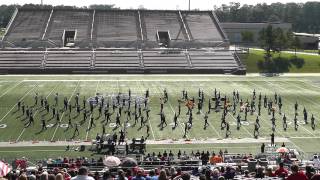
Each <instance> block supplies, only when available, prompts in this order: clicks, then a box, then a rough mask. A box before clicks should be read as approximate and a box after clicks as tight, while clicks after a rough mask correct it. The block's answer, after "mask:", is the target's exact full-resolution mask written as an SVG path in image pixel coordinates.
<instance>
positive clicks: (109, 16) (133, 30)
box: [93, 11, 137, 47]
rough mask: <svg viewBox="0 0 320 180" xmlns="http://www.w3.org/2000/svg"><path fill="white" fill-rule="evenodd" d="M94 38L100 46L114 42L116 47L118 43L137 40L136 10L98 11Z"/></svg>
mask: <svg viewBox="0 0 320 180" xmlns="http://www.w3.org/2000/svg"><path fill="white" fill-rule="evenodd" d="M93 39H94V40H95V41H97V43H98V46H102V45H103V44H105V43H108V42H113V43H114V44H113V46H115V47H116V46H117V43H120V44H121V42H135V41H137V27H136V12H134V11H123V12H122V11H96V13H95V23H94V35H93ZM109 46H112V45H109Z"/></svg>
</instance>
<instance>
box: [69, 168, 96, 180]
mask: <svg viewBox="0 0 320 180" xmlns="http://www.w3.org/2000/svg"><path fill="white" fill-rule="evenodd" d="M71 180H94V179H93V177H90V176H88V169H87V167H84V166H82V167H80V168H79V171H78V175H77V176H76V177H73V178H71Z"/></svg>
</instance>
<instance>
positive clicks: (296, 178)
mask: <svg viewBox="0 0 320 180" xmlns="http://www.w3.org/2000/svg"><path fill="white" fill-rule="evenodd" d="M291 171H292V174H291V175H289V176H288V178H287V180H307V179H308V177H307V176H306V175H305V174H304V173H303V172H302V171H299V167H298V165H295V164H294V165H292V166H291Z"/></svg>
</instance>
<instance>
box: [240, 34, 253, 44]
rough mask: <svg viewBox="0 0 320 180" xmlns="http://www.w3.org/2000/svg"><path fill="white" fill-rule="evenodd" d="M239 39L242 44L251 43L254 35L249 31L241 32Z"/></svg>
mask: <svg viewBox="0 0 320 180" xmlns="http://www.w3.org/2000/svg"><path fill="white" fill-rule="evenodd" d="M241 39H242V41H243V42H244V43H251V42H253V41H254V34H253V32H251V31H242V32H241Z"/></svg>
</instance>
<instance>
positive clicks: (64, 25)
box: [45, 10, 93, 46]
mask: <svg viewBox="0 0 320 180" xmlns="http://www.w3.org/2000/svg"><path fill="white" fill-rule="evenodd" d="M92 15H93V13H92V11H90V10H87V11H86V10H79V11H76V10H70V11H68V10H54V11H53V14H52V17H51V20H50V24H49V28H48V31H47V33H46V36H45V38H46V39H50V40H51V41H53V42H55V43H56V44H57V45H58V46H62V35H63V32H64V30H75V31H76V42H78V43H81V42H83V41H88V40H89V39H90V34H91V21H92Z"/></svg>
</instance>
